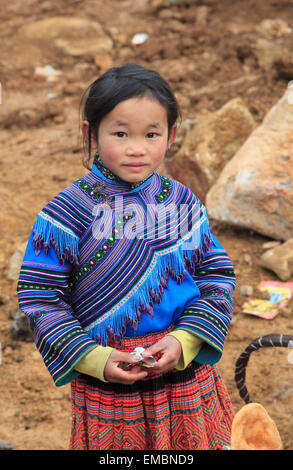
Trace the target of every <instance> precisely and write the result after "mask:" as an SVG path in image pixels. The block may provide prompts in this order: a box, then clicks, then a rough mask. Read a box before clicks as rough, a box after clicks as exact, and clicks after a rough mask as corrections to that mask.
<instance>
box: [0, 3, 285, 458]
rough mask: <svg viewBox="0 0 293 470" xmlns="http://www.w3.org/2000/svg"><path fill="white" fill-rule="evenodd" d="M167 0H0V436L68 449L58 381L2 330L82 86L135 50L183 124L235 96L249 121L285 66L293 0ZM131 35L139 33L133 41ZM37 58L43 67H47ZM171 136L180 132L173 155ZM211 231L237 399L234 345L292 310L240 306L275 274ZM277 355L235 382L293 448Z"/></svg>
mask: <svg viewBox="0 0 293 470" xmlns="http://www.w3.org/2000/svg"><path fill="white" fill-rule="evenodd" d="M168 3H169V4H171V6H170V5H169V6H167V4H168ZM178 3H179V2H175V1H174V2H167V1H164V0H152V1H150V0H137V1H135V2H134V1H131V0H120V1H119V0H110V1H108V2H102V1H100V0H95V1H91V0H80V1H74V0H71V1H67V0H58V1H57V0H52V1H50V0H47V1H43V2H38V1H37V0H28V1H26V2H22V1H20V0H12V1H11V2H7V3H6V4H5V5H2V12H1V33H0V34H1V46H2V47H1V55H0V80H1V105H0V111H1V113H0V122H1V134H0V145H1V146H0V148H1V156H0V170H1V187H0V195H1V216H2V221H1V228H0V230H1V237H0V270H1V284H0V341H1V364H0V389H1V405H0V406H1V411H0V412H1V419H0V440H1V441H4V442H6V443H10V444H11V447H12V448H13V449H15V450H18V449H23V450H31V449H33V450H44V449H67V447H68V440H69V433H70V420H71V417H70V412H71V410H70V408H71V405H70V389H69V386H65V387H61V388H56V387H55V386H54V384H53V382H52V380H51V378H50V377H49V375H48V373H47V371H46V369H45V366H44V365H43V363H42V360H41V358H40V356H39V353H38V352H37V350H36V348H35V346H34V344H33V343H32V342H31V341H23V340H20V339H16V338H15V337H14V336H13V335H12V334H11V331H10V327H11V325H12V322H13V317H14V315H15V312H16V310H17V297H16V279H15V272H14V273H13V271H10V260H11V257H12V256H13V255H14V254H15V253H16V252H17V250H20V252H21V251H22V249H23V244H24V243H25V242H26V240H27V237H28V235H29V233H30V231H31V228H32V225H33V221H34V218H35V216H36V214H37V212H38V211H39V210H40V209H41V208H42V207H43V205H44V204H45V203H46V202H47V201H48V200H49V199H51V198H52V197H53V196H54V195H55V194H56V193H57V192H59V191H60V190H61V189H63V188H64V187H65V186H66V185H67V184H69V183H71V182H72V181H73V180H74V179H76V178H77V177H79V176H80V175H81V174H82V173H85V172H86V169H85V168H83V167H82V157H83V153H82V144H81V142H80V135H79V114H78V110H79V103H80V99H81V95H82V92H83V90H84V89H85V88H86V87H87V86H88V84H89V83H91V81H93V79H95V78H96V77H97V76H98V75H99V74H100V73H101V72H103V71H104V70H105V69H106V68H108V67H109V66H111V65H116V64H120V63H121V62H126V61H138V62H139V63H141V64H143V65H147V66H150V67H152V68H155V69H156V70H158V71H159V72H161V73H162V74H163V75H164V76H165V77H166V78H167V79H168V80H169V81H170V83H171V85H172V86H173V88H174V90H175V92H176V94H177V96H178V99H179V102H180V104H181V108H182V113H183V123H188V122H189V120H192V119H194V118H195V117H197V116H198V115H200V114H204V113H207V112H211V111H216V110H218V109H220V108H221V107H222V106H223V105H225V103H227V102H228V101H230V100H232V99H234V98H241V100H242V101H243V103H244V104H245V106H246V107H247V109H248V110H249V112H250V113H251V115H252V116H253V118H254V120H255V122H256V124H259V123H261V122H262V120H263V118H264V116H265V115H266V113H267V112H268V111H269V109H270V108H271V107H272V106H273V105H274V104H275V103H276V102H277V101H278V100H279V98H280V97H281V96H282V95H283V93H284V91H285V90H286V88H287V86H288V81H289V80H290V79H292V77H293V73H292V72H293V70H292V57H291V56H290V54H284V51H288V50H289V51H290V46H291V50H292V42H293V36H292V32H291V29H290V28H293V19H292V18H293V16H292V4H291V2H288V1H285V0H279V1H275V0H268V1H266V2H263V1H261V0H258V1H254V2H252V1H247V2H242V1H240V0H235V1H233V2H232V1H228V0H223V1H222V2H217V1H215V0H203V1H187V0H186V1H182V2H180V3H181V4H180V5H179V4H178ZM57 17H58V18H57ZM76 18H79V21H78V22H77V21H76V20H75V19H76ZM276 19H277V20H278V21H277V22H276ZM265 20H274V22H273V24H272V23H270V22H268V21H265ZM137 33H145V34H147V35H148V39H147V40H146V41H145V42H144V43H143V44H134V43H133V37H134V35H135V34H137ZM47 65H49V66H51V69H49V70H47V71H48V72H51V75H50V76H47V77H46V76H44V75H43V73H44V72H45V71H46V69H45V70H44V67H45V66H47ZM184 129H186V126H184V125H183V127H182V131H181V132H182V133H184ZM182 139H183V134H181V135H180V134H179V137H178V141H177V144H176V145H177V147H176V146H175V148H174V150H173V152H176V151H177V150H178V149H179V148H180V145H181V144H182ZM183 176H184V175H183ZM183 176H182V177H183ZM214 230H215V233H216V234H217V235H218V237H219V239H220V241H221V242H222V243H223V245H224V246H225V248H226V249H227V251H228V253H229V255H230V257H231V259H232V261H233V264H234V266H235V270H236V274H237V278H238V285H237V290H236V296H235V314H234V319H233V322H232V325H231V328H230V331H229V334H228V337H227V341H226V345H225V349H224V354H223V358H222V359H221V362H220V364H219V367H220V370H221V372H222V375H223V377H224V380H225V382H226V384H227V387H228V389H229V392H230V394H231V397H232V401H233V404H234V408H235V410H238V409H239V408H240V407H242V406H243V404H244V403H243V402H242V400H241V399H240V397H239V394H238V391H237V388H236V386H235V381H234V368H235V362H236V360H237V358H238V356H239V354H240V353H241V351H242V350H243V349H244V348H245V347H246V346H247V345H248V344H249V343H250V342H251V340H252V339H254V338H256V337H258V336H260V335H263V334H268V333H272V332H276V333H283V334H289V333H290V332H292V326H293V316H292V315H293V311H292V307H291V306H290V304H289V305H288V306H287V308H283V309H280V311H279V313H278V315H277V316H276V317H275V318H274V319H273V320H265V319H263V318H259V317H255V316H251V315H247V314H244V313H243V303H244V302H245V301H246V300H247V298H246V297H244V296H243V295H242V294H243V292H244V290H243V286H247V285H248V286H250V289H249V290H246V292H247V293H249V292H250V291H252V294H253V295H255V294H256V292H257V291H256V288H257V286H258V284H259V283H260V281H262V280H278V278H277V276H276V275H275V274H274V272H272V271H270V270H267V269H265V268H263V267H261V266H260V265H259V260H260V257H261V255H262V253H263V252H264V247H263V245H264V244H265V243H266V242H268V241H271V239H269V238H267V237H265V236H263V235H260V234H257V233H255V232H253V231H251V230H243V229H237V228H232V227H229V226H226V225H223V224H219V223H214ZM291 305H292V304H291ZM287 353H288V352H287V351H286V350H284V349H282V348H268V349H266V350H259V351H258V352H257V353H255V355H254V356H252V357H251V359H250V362H249V364H248V368H247V386H248V390H249V392H250V395H251V398H252V399H253V400H254V401H257V402H259V403H261V404H262V405H263V406H264V407H265V408H266V409H267V410H268V412H269V413H270V415H271V417H272V418H273V419H274V420H275V422H276V424H277V426H278V429H279V432H280V434H281V437H282V440H283V443H284V448H285V449H293V437H292V436H293V433H292V430H293V386H292V380H291V378H292V365H290V364H288V361H287Z"/></svg>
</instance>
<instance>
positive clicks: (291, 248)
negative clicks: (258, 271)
mask: <svg viewBox="0 0 293 470" xmlns="http://www.w3.org/2000/svg"><path fill="white" fill-rule="evenodd" d="M259 264H260V266H262V267H264V268H266V269H269V270H270V271H273V272H274V273H275V274H276V275H277V276H278V277H279V278H280V279H281V280H282V281H289V279H290V278H291V277H292V275H293V238H290V240H287V241H286V242H285V243H282V244H280V245H278V246H276V247H273V248H271V249H269V250H268V251H266V252H265V253H264V254H263V255H262V256H261V257H260V261H259Z"/></svg>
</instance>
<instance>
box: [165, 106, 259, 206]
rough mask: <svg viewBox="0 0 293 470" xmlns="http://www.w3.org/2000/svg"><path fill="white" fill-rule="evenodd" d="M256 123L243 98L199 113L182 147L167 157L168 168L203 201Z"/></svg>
mask: <svg viewBox="0 0 293 470" xmlns="http://www.w3.org/2000/svg"><path fill="white" fill-rule="evenodd" d="M255 127H256V125H255V121H254V119H253V117H252V115H251V114H250V112H249V111H248V109H247V108H246V106H245V105H244V103H243V102H242V100H241V99H240V98H236V99H233V100H231V101H229V102H228V103H226V104H225V105H224V106H223V107H222V108H221V109H219V110H217V111H215V112H209V113H207V114H206V115H202V116H200V117H199V118H198V119H196V120H195V121H194V122H193V127H192V128H191V129H190V130H189V131H187V133H186V136H185V138H184V141H183V144H182V146H181V148H180V149H179V151H178V152H177V153H176V154H175V156H173V157H172V158H170V160H167V163H166V164H167V167H168V170H169V172H170V173H171V175H172V176H173V177H174V178H176V179H177V180H179V181H181V182H182V183H184V184H186V185H187V186H189V187H190V188H191V189H192V191H193V192H194V193H195V194H196V195H197V196H198V197H199V198H200V199H201V200H202V201H204V200H205V196H206V193H207V191H208V190H209V188H210V187H211V186H212V185H213V184H214V182H215V181H216V179H217V178H218V176H219V175H220V173H221V171H222V169H223V168H224V166H225V165H226V164H227V162H228V161H229V160H230V159H231V158H232V157H233V155H234V154H235V153H236V152H237V150H238V149H239V148H240V147H241V145H242V144H243V143H244V142H245V140H246V139H247V137H248V136H249V135H250V134H251V132H252V131H253V130H254V129H255Z"/></svg>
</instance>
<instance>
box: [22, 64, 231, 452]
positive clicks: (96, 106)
mask: <svg viewBox="0 0 293 470" xmlns="http://www.w3.org/2000/svg"><path fill="white" fill-rule="evenodd" d="M178 118H179V109H178V105H177V102H176V99H175V97H174V95H173V93H172V91H171V89H170V87H169V85H168V84H167V83H166V82H165V80H164V79H163V78H162V77H161V76H160V75H159V74H158V73H156V72H155V71H152V70H148V69H145V68H144V67H142V66H140V65H137V64H126V65H123V66H121V67H114V68H112V69H110V70H109V71H107V72H106V73H105V74H104V75H102V76H101V77H100V78H99V79H97V80H96V81H95V82H94V83H93V84H92V85H91V86H90V87H89V90H88V92H87V94H86V98H85V101H84V110H83V121H82V133H83V136H84V142H85V143H86V145H87V147H88V163H89V162H90V159H91V155H92V153H94V161H93V164H92V168H91V171H89V172H88V173H87V174H86V176H84V177H82V178H80V179H78V180H77V181H75V182H73V183H72V184H71V185H69V186H68V187H67V188H66V189H65V190H63V191H61V192H60V193H59V194H58V195H57V196H56V197H54V198H53V199H52V200H51V201H50V202H49V203H48V204H47V205H46V206H45V207H44V208H43V209H42V210H41V211H40V213H39V214H38V216H37V218H36V221H35V225H34V228H33V231H32V234H31V237H30V239H29V242H28V246H27V250H26V253H25V256H24V260H23V264H22V268H21V272H20V277H19V284H18V295H19V304H20V307H21V308H22V310H23V311H24V312H25V314H26V315H27V318H28V320H29V323H30V326H31V328H32V330H33V334H34V340H35V343H36V346H37V348H38V349H39V351H40V353H41V354H42V357H43V360H44V363H45V365H46V366H47V368H48V370H49V372H50V374H51V375H52V378H53V380H54V382H55V384H56V385H57V386H61V385H63V384H67V383H69V382H70V383H71V390H72V433H71V442H70V449H96V450H97V449H100V450H101V449H103V450H106V449H107V450H109V449H114V450H121V449H144V450H146V449H157V450H172V449H222V448H223V447H224V446H226V445H229V443H230V428H231V422H232V419H233V416H234V414H233V410H232V407H231V403H230V399H229V396H228V394H227V390H226V388H225V385H224V384H223V381H222V379H221V376H220V374H219V371H218V368H217V365H216V363H217V362H218V361H219V359H220V357H221V354H222V350H223V344H224V339H225V336H226V334H227V329H228V327H229V323H230V320H231V314H232V309H233V301H232V297H233V291H234V288H235V275H234V272H233V268H232V265H231V262H230V260H229V258H228V256H227V253H226V252H225V250H224V249H223V247H222V246H221V245H220V243H219V242H218V240H217V239H216V238H215V236H214V235H213V234H212V232H211V230H210V226H209V222H208V219H207V214H206V210H205V207H204V206H203V204H202V203H201V202H200V201H199V200H198V198H197V197H196V196H195V195H194V194H193V193H192V192H191V191H190V190H189V189H188V188H187V187H186V186H185V185H183V184H181V183H179V182H177V181H175V180H173V179H170V178H167V177H165V176H161V175H160V174H158V173H156V171H155V170H156V168H157V167H158V166H159V165H160V164H161V163H162V161H163V159H164V155H165V153H166V151H167V150H168V149H169V148H170V146H171V145H172V143H173V142H174V140H175V137H176V123H177V121H178ZM137 347H140V348H144V351H143V352H142V354H140V352H134V350H135V348H137Z"/></svg>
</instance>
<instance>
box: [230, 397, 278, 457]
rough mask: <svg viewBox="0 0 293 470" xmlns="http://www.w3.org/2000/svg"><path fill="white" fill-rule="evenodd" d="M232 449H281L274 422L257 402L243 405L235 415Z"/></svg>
mask: <svg viewBox="0 0 293 470" xmlns="http://www.w3.org/2000/svg"><path fill="white" fill-rule="evenodd" d="M231 448H232V450H282V449H283V444H282V441H281V437H280V434H279V431H278V429H277V426H276V424H275V422H274V421H273V420H272V418H271V417H270V416H269V414H268V412H267V411H266V409H265V408H264V407H263V406H262V405H260V404H259V403H248V404H247V405H244V406H243V407H242V408H241V409H240V410H239V411H238V412H237V413H236V415H235V417H234V420H233V423H232V432H231Z"/></svg>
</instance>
